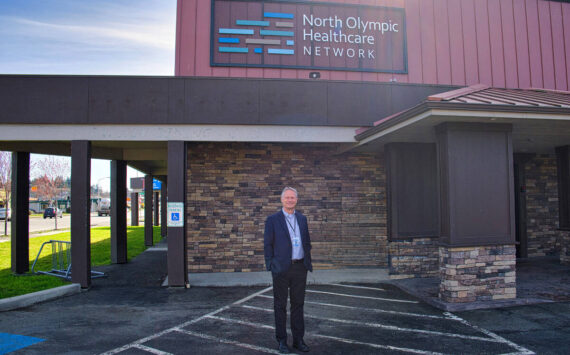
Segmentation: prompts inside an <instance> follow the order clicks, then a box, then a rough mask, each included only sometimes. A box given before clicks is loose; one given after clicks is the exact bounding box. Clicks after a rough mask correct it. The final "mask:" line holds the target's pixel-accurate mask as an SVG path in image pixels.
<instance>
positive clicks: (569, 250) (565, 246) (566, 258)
mask: <svg viewBox="0 0 570 355" xmlns="http://www.w3.org/2000/svg"><path fill="white" fill-rule="evenodd" d="M560 245H561V246H562V248H560V263H561V264H564V265H570V232H568V231H562V232H561V234H560Z"/></svg>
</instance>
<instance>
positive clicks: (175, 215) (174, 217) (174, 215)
mask: <svg viewBox="0 0 570 355" xmlns="http://www.w3.org/2000/svg"><path fill="white" fill-rule="evenodd" d="M170 219H171V220H173V221H179V220H180V213H172V214H171V217H170Z"/></svg>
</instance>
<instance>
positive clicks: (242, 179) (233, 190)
mask: <svg viewBox="0 0 570 355" xmlns="http://www.w3.org/2000/svg"><path fill="white" fill-rule="evenodd" d="M336 147H337V146H336V145H327V144H258V143H191V144H189V148H188V149H189V151H188V185H187V202H188V203H187V224H188V234H187V240H188V269H189V271H190V272H234V271H262V270H265V266H264V258H263V227H264V222H265V218H266V217H267V216H268V215H270V214H272V213H274V212H276V211H278V210H279V209H280V207H281V204H280V194H281V190H282V188H283V187H284V186H286V185H289V186H293V187H295V188H297V189H298V191H299V203H298V205H297V209H298V210H299V211H301V212H303V213H304V214H305V215H306V216H307V219H308V221H309V230H310V233H311V239H312V242H313V251H312V256H313V264H314V266H315V268H336V267H350V266H371V267H372V266H375V267H386V266H387V253H388V251H387V237H386V198H385V173H384V164H383V159H382V157H381V156H374V155H366V154H341V155H335V154H334V152H335V150H336Z"/></svg>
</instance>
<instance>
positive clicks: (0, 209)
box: [0, 208, 12, 221]
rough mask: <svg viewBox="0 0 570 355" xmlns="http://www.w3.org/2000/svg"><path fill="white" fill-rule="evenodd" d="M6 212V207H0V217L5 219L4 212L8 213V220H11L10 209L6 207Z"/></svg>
mask: <svg viewBox="0 0 570 355" xmlns="http://www.w3.org/2000/svg"><path fill="white" fill-rule="evenodd" d="M7 210H8V212H7V213H6V208H0V219H6V214H7V215H8V220H9V221H10V220H12V211H11V210H10V209H9V208H8V209H7Z"/></svg>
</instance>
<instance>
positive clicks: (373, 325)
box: [242, 304, 501, 343]
mask: <svg viewBox="0 0 570 355" xmlns="http://www.w3.org/2000/svg"><path fill="white" fill-rule="evenodd" d="M242 307H243V308H248V309H254V310H257V311H263V312H273V310H272V309H267V308H261V307H255V306H248V305H245V304H244V305H242ZM305 318H313V319H318V320H324V321H330V322H335V323H343V324H351V325H357V326H361V327H370V328H379V329H386V330H394V331H398V332H408V333H420V334H428V335H438V336H446V337H452V338H461V339H469V340H477V341H486V342H491V343H499V342H501V341H498V340H496V339H493V338H482V337H477V336H472V335H463V334H455V333H444V332H436V331H433V330H423V329H414V328H401V327H395V326H393V325H385V324H380V323H371V322H357V321H353V320H346V319H338V318H327V317H319V316H314V315H311V314H305Z"/></svg>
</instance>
